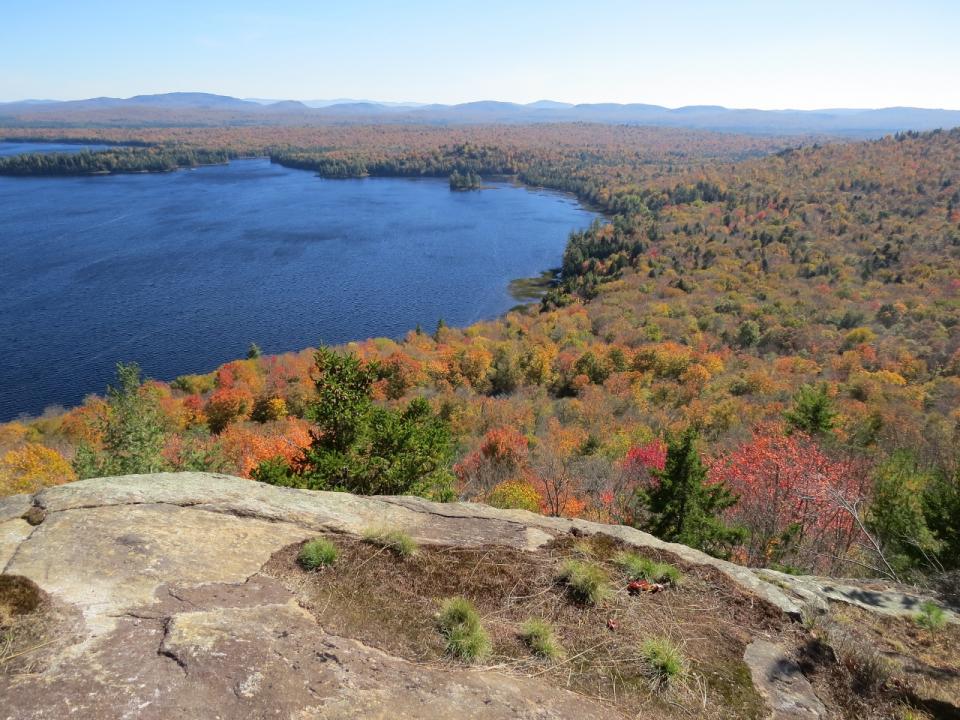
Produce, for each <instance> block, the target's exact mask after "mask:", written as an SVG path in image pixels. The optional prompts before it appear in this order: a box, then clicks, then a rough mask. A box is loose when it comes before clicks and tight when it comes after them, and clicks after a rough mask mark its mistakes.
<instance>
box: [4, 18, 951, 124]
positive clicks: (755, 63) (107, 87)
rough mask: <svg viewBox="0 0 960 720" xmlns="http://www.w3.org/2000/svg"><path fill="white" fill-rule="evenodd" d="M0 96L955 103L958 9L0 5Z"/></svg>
mask: <svg viewBox="0 0 960 720" xmlns="http://www.w3.org/2000/svg"><path fill="white" fill-rule="evenodd" d="M2 5H3V11H2V13H0V101H12V100H21V99H26V98H43V99H48V98H49V99H59V100H70V99H80V98H87V97H97V96H103V95H106V96H112V97H129V96H131V95H137V94H142V93H160V92H172V91H199V92H213V93H220V94H224V95H233V96H236V97H257V98H276V99H298V100H315V99H330V98H359V99H372V100H381V101H418V102H441V103H457V102H467V101H472V100H506V101H513V102H531V101H534V100H540V99H545V98H547V99H551V100H561V101H567V102H574V103H582V102H642V103H653V104H657V105H666V106H668V107H678V106H682V105H698V104H711V105H725V106H727V107H752V108H761V109H786V108H794V109H814V108H832V107H889V106H896V105H911V106H918V107H938V108H950V109H960V39H958V30H960V0H912V1H909V2H904V1H893V0H829V1H825V0H779V1H778V0H661V1H659V2H651V1H649V0H625V1H621V0H589V1H585V0H577V1H575V2H571V1H569V0H550V1H549V2H545V1H541V0H507V1H504V0H482V2H476V1H472V2H464V1H461V0H445V1H436V2H434V1H428V0H392V1H386V0H340V1H338V2H330V1H329V0H306V1H296V2H293V1H284V0H274V1H273V2H269V3H265V2H262V0H260V1H259V2H251V1H248V0H229V1H222V0H192V1H191V2H182V1H180V0H165V1H164V2H147V1H139V0H123V1H115V2H106V1H104V0H83V2H79V1H78V0H65V1H64V0H3V3H2Z"/></svg>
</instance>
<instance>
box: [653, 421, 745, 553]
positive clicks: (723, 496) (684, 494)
mask: <svg viewBox="0 0 960 720" xmlns="http://www.w3.org/2000/svg"><path fill="white" fill-rule="evenodd" d="M698 439H699V434H698V433H697V431H696V430H695V429H694V428H692V427H690V428H687V429H686V430H684V431H683V432H682V433H680V434H679V435H678V436H676V437H672V438H670V439H669V441H668V443H667V459H666V464H665V466H664V468H663V470H658V471H654V475H655V477H656V479H657V480H658V481H659V482H657V483H656V484H655V485H654V486H653V487H652V488H651V489H649V490H644V491H642V494H641V497H640V500H641V502H642V503H643V504H644V505H645V506H646V509H647V511H648V513H649V517H648V518H647V520H646V522H645V523H644V529H646V530H648V531H650V532H651V533H653V534H654V535H656V536H657V537H659V538H662V539H663V540H669V541H671V542H679V543H683V544H684V545H689V546H690V547H694V548H697V549H699V550H703V551H705V552H708V553H710V554H711V555H716V556H718V557H725V556H727V555H729V552H730V549H731V547H732V546H734V545H736V544H737V543H738V542H740V541H741V540H743V538H744V536H745V533H744V531H743V530H742V529H741V528H736V527H730V526H728V525H726V524H725V523H724V522H723V521H722V520H721V519H720V514H721V513H722V512H723V511H724V510H726V509H727V508H729V507H730V506H732V505H734V504H735V503H736V502H737V498H736V496H735V495H734V494H733V493H731V492H730V491H729V490H728V489H727V487H726V486H725V485H720V484H708V483H707V469H706V468H705V467H704V465H703V462H702V460H701V459H700V453H699V450H698V449H697V443H698Z"/></svg>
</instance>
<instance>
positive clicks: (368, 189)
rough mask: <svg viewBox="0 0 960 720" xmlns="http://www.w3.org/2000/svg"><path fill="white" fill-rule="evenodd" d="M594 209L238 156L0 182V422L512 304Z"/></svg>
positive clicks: (536, 196) (490, 313) (504, 190)
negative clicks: (167, 168)
mask: <svg viewBox="0 0 960 720" xmlns="http://www.w3.org/2000/svg"><path fill="white" fill-rule="evenodd" d="M593 217H594V216H593V214H592V213H591V212H589V211H588V210H586V209H584V208H583V207H581V206H580V205H579V204H577V203H576V202H575V201H574V200H572V199H571V198H570V197H568V196H565V195H561V194H557V193H552V192H545V191H532V190H527V189H524V188H519V187H514V186H511V185H508V184H502V183H499V184H494V185H493V186H492V188H491V189H487V190H483V191H480V192H465V193H464V192H451V191H450V190H449V188H448V186H447V183H446V181H442V180H406V179H387V178H378V179H365V180H324V179H321V178H318V177H316V176H315V175H314V174H312V173H310V172H305V171H302V170H290V169H287V168H283V167H280V166H277V165H271V164H270V163H269V161H267V160H242V161H237V162H233V163H231V164H230V165H226V166H216V167H205V168H199V169H196V170H189V171H179V172H175V173H168V174H162V175H158V174H151V175H146V174H141V175H114V176H99V177H87V178H7V177H0V347H2V348H3V350H2V352H0V420H2V419H9V418H12V417H14V416H16V415H18V414H20V413H32V414H34V413H39V412H40V411H42V410H43V409H44V408H45V407H47V406H50V405H55V404H60V405H66V406H70V405H73V404H76V403H79V402H80V401H81V400H82V398H83V397H84V396H85V395H86V394H88V393H91V392H102V391H103V390H104V388H105V386H106V384H107V383H108V382H110V381H111V379H112V377H113V369H114V365H115V363H116V362H117V361H137V362H139V363H140V364H141V366H142V367H143V368H144V370H145V372H146V373H147V374H148V375H150V376H152V377H157V378H161V379H172V378H173V377H175V376H177V375H179V374H182V373H187V372H203V371H208V370H210V369H213V368H214V367H215V366H216V365H218V364H219V363H222V362H225V361H227V360H230V359H233V358H236V357H240V356H242V355H243V354H244V352H245V351H246V348H247V346H248V345H249V343H250V342H252V341H255V342H257V343H258V344H259V345H260V346H261V347H262V348H263V349H264V351H265V352H281V351H286V350H295V349H300V348H303V347H308V346H312V345H316V344H317V343H320V342H327V343H339V342H344V341H347V340H351V339H360V338H366V337H373V336H388V337H399V336H402V335H403V334H404V333H405V332H406V331H407V330H409V329H411V328H413V327H414V326H415V325H417V324H418V323H420V324H422V326H423V327H424V328H427V329H432V328H433V327H434V326H435V325H436V322H437V320H438V318H441V317H442V318H443V319H444V320H446V321H447V322H448V323H450V324H456V325H464V324H467V323H470V322H473V321H476V320H480V319H483V318H490V317H494V316H496V315H498V314H500V313H503V312H504V311H506V310H507V309H509V308H510V307H511V306H512V305H514V304H515V301H514V300H513V299H512V298H511V297H510V295H509V293H508V292H507V286H508V283H509V281H510V280H511V279H513V278H517V277H525V276H532V275H537V274H539V273H540V272H541V271H542V270H544V269H547V268H550V267H555V266H557V265H558V264H559V261H560V258H561V255H562V252H563V247H564V245H565V242H566V238H567V235H568V234H569V232H570V231H571V230H574V229H578V228H582V227H584V226H586V225H588V224H589V223H590V221H591V220H592V219H593Z"/></svg>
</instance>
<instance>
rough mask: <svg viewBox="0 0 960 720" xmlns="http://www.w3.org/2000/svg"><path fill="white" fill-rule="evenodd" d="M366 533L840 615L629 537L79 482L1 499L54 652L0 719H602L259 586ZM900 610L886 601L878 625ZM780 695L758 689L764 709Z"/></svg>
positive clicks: (1, 513)
mask: <svg viewBox="0 0 960 720" xmlns="http://www.w3.org/2000/svg"><path fill="white" fill-rule="evenodd" d="M28 519H29V521H28ZM371 526H389V527H392V528H402V529H404V530H406V531H407V532H408V533H410V534H411V535H412V536H413V537H414V538H416V539H417V540H419V541H420V542H421V543H425V544H431V543H433V544H444V545H455V546H461V547H472V546H480V545H500V546H507V547H511V548H515V549H518V550H524V551H526V550H535V549H537V548H540V547H542V546H544V545H546V544H548V543H550V542H551V541H552V540H553V539H554V538H556V537H558V536H561V535H565V534H567V533H570V532H574V533H576V534H592V533H598V532H603V533H606V534H608V535H611V536H614V537H616V538H619V539H620V540H622V541H624V542H626V543H629V544H633V545H637V546H643V547H648V548H653V549H656V550H664V551H669V552H671V553H673V554H675V555H676V556H677V557H679V558H680V559H682V560H683V561H684V562H685V563H689V564H692V565H710V566H712V567H714V568H716V569H717V570H719V571H720V572H722V573H723V574H724V575H726V576H727V577H728V578H729V579H730V580H731V581H733V582H734V583H736V584H737V585H739V586H740V587H741V588H742V589H743V590H745V591H747V592H749V593H751V594H752V595H753V596H755V597H756V598H758V600H760V601H763V602H766V603H769V604H771V605H773V606H775V607H776V608H778V609H779V610H780V611H781V612H783V613H785V614H787V615H790V616H797V617H798V616H799V615H800V613H801V608H802V606H803V604H804V602H809V601H810V600H811V598H814V599H818V600H820V601H821V602H826V601H827V600H828V599H833V600H840V601H845V600H846V598H845V596H844V593H843V592H842V591H837V590H836V588H837V587H841V586H839V585H833V586H832V587H833V589H832V590H831V589H827V588H824V587H823V585H824V583H823V582H822V581H818V580H815V579H809V578H806V579H799V580H798V579H795V578H791V577H790V576H779V575H778V576H775V577H774V576H762V575H758V574H756V573H754V572H752V571H750V570H748V569H746V568H743V567H740V566H737V565H733V564H731V563H726V562H723V561H720V560H716V559H714V558H711V557H709V556H706V555H704V554H703V553H700V552H697V551H695V550H692V549H690V548H687V547H685V546H681V545H675V544H671V543H664V542H662V541H660V540H658V539H656V538H654V537H652V536H650V535H648V534H646V533H642V532H640V531H638V530H634V529H632V528H626V527H616V526H607V525H600V524H596V523H590V522H586V521H581V520H568V519H560V518H546V517H542V516H538V515H534V514H531V513H527V512H523V511H504V510H495V509H492V508H489V507H486V506H481V505H475V504H470V503H452V504H445V505H438V504H433V503H430V502H427V501H424V500H420V499H417V498H409V497H375V498H369V497H356V496H352V495H348V494H344V493H326V492H309V491H301V490H292V489H285V488H276V487H271V486H267V485H262V484H259V483H254V482H251V481H248V480H241V479H238V478H232V477H227V476H223V475H213V474H204V473H179V474H157V475H142V476H127V477H120V478H103V479H97V480H86V481H82V482H77V483H72V484H69V485H63V486H59V487H55V488H49V489H46V490H44V491H42V492H39V493H37V494H36V495H34V496H32V497H28V496H14V497H10V498H3V499H0V568H2V570H3V572H4V573H5V574H8V575H18V576H23V577H26V578H29V579H30V580H32V581H33V582H35V583H36V584H37V585H38V586H39V587H40V588H41V589H42V591H43V592H45V593H46V594H47V596H48V597H49V599H50V603H49V604H50V607H51V613H52V614H51V616H50V617H51V618H52V619H51V620H50V622H51V623H55V624H56V629H55V632H52V633H51V637H52V639H51V640H46V641H44V644H43V646H42V647H31V648H27V652H26V653H25V656H27V655H29V656H30V657H31V658H32V659H33V660H34V661H35V662H34V664H33V665H32V666H31V668H30V671H29V672H23V673H5V674H3V675H0V698H3V702H2V703H0V718H17V719H18V720H19V719H23V718H61V717H68V716H69V717H78V718H126V717H130V718H160V717H191V718H206V717H210V718H215V717H220V718H238V717H244V718H246V717H250V718H260V717H263V718H267V717H282V718H304V719H307V718H354V717H384V718H407V717H409V718H414V717H453V716H456V717H464V718H526V717H528V718H560V717H578V718H601V717H611V716H612V715H611V711H610V709H609V708H608V707H607V706H605V705H604V704H602V703H600V702H598V701H595V700H593V699H591V698H588V697H585V696H584V695H582V694H580V695H577V694H574V693H572V692H567V691H565V690H562V689H557V688H556V687H553V686H550V685H547V684H546V683H543V682H539V681H538V679H537V678H536V677H518V676H515V675H511V674H509V673H505V672H500V671H498V670H496V669H490V668H487V669H469V668H463V667H452V666H449V665H445V666H438V667H434V666H426V665H418V664H415V663H411V662H408V661H406V660H403V659H401V658H398V657H394V656H391V655H388V654H386V653H384V652H381V651H380V650H378V649H376V648H373V647H369V646H366V645H364V644H363V643H361V642H359V641H357V640H353V639H350V638H345V637H338V636H335V635H332V634H328V633H326V632H325V631H324V629H323V628H322V627H321V626H319V625H318V624H317V622H316V619H315V618H314V616H313V615H311V614H310V613H309V612H307V611H306V610H304V609H303V608H302V607H301V605H300V604H298V602H297V598H296V597H295V595H294V594H293V593H292V592H291V591H290V590H289V589H288V588H286V587H283V586H282V585H281V584H279V583H278V582H277V581H276V580H274V579H272V578H270V577H267V576H265V575H263V574H261V573H260V570H261V568H262V567H263V566H264V565H265V563H267V561H268V560H269V559H270V558H271V557H272V556H273V555H274V554H275V553H277V551H279V550H281V549H282V548H284V547H286V546H288V545H291V544H293V543H297V542H300V541H302V540H304V539H305V538H308V537H311V536H313V535H315V534H317V533H318V532H328V533H349V534H359V533H361V532H362V531H363V530H364V529H366V528H369V527H371ZM875 592H879V593H880V595H882V591H875ZM901 595H902V593H901ZM856 599H859V598H856ZM904 603H905V600H904V599H903V598H902V597H898V599H897V600H896V601H895V602H893V601H892V602H891V605H892V606H895V607H892V609H893V610H898V609H899V608H902V607H904ZM874 604H875V605H876V607H877V609H878V612H886V611H887V610H889V609H891V608H888V607H887V603H885V602H875V603H874ZM907 604H909V603H907ZM756 647H759V648H760V650H765V652H762V653H761V652H759V650H757V651H756V652H755V653H754V654H756V655H757V657H758V658H759V660H758V661H757V663H755V664H758V667H759V666H760V665H762V663H761V662H760V661H763V662H767V661H768V660H769V658H770V657H771V655H770V652H769V647H767V646H756ZM778 684H779V686H782V685H783V684H784V683H783V682H779V683H778V682H775V681H774V680H771V682H770V683H769V687H762V688H761V689H763V690H764V692H766V693H768V694H769V693H773V694H776V693H777V692H778V690H777V687H778ZM788 684H789V683H788ZM760 685H761V686H762V685H763V683H760ZM797 687H798V685H797V683H793V684H789V688H788V689H789V691H790V692H794V693H795V692H797ZM800 689H801V690H804V691H805V690H806V689H805V688H800ZM777 702H778V700H777V699H776V698H773V700H772V701H771V704H772V705H776V703H777ZM784 702H788V703H789V700H788V701H784ZM808 705H811V706H812V701H811V702H810V703H808Z"/></svg>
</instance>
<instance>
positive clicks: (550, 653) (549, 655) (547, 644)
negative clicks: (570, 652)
mask: <svg viewBox="0 0 960 720" xmlns="http://www.w3.org/2000/svg"><path fill="white" fill-rule="evenodd" d="M520 638H521V639H522V640H523V641H524V642H525V643H526V644H527V647H529V648H530V650H531V651H532V652H533V653H534V654H535V655H539V656H540V657H542V658H546V659H547V660H556V659H557V658H559V657H562V656H563V647H562V646H561V645H560V642H559V641H558V640H557V637H556V635H555V634H554V631H553V627H552V626H551V625H550V623H548V622H547V621H546V620H540V619H538V618H530V619H529V620H527V621H526V622H525V623H524V624H523V626H522V627H521V628H520Z"/></svg>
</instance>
